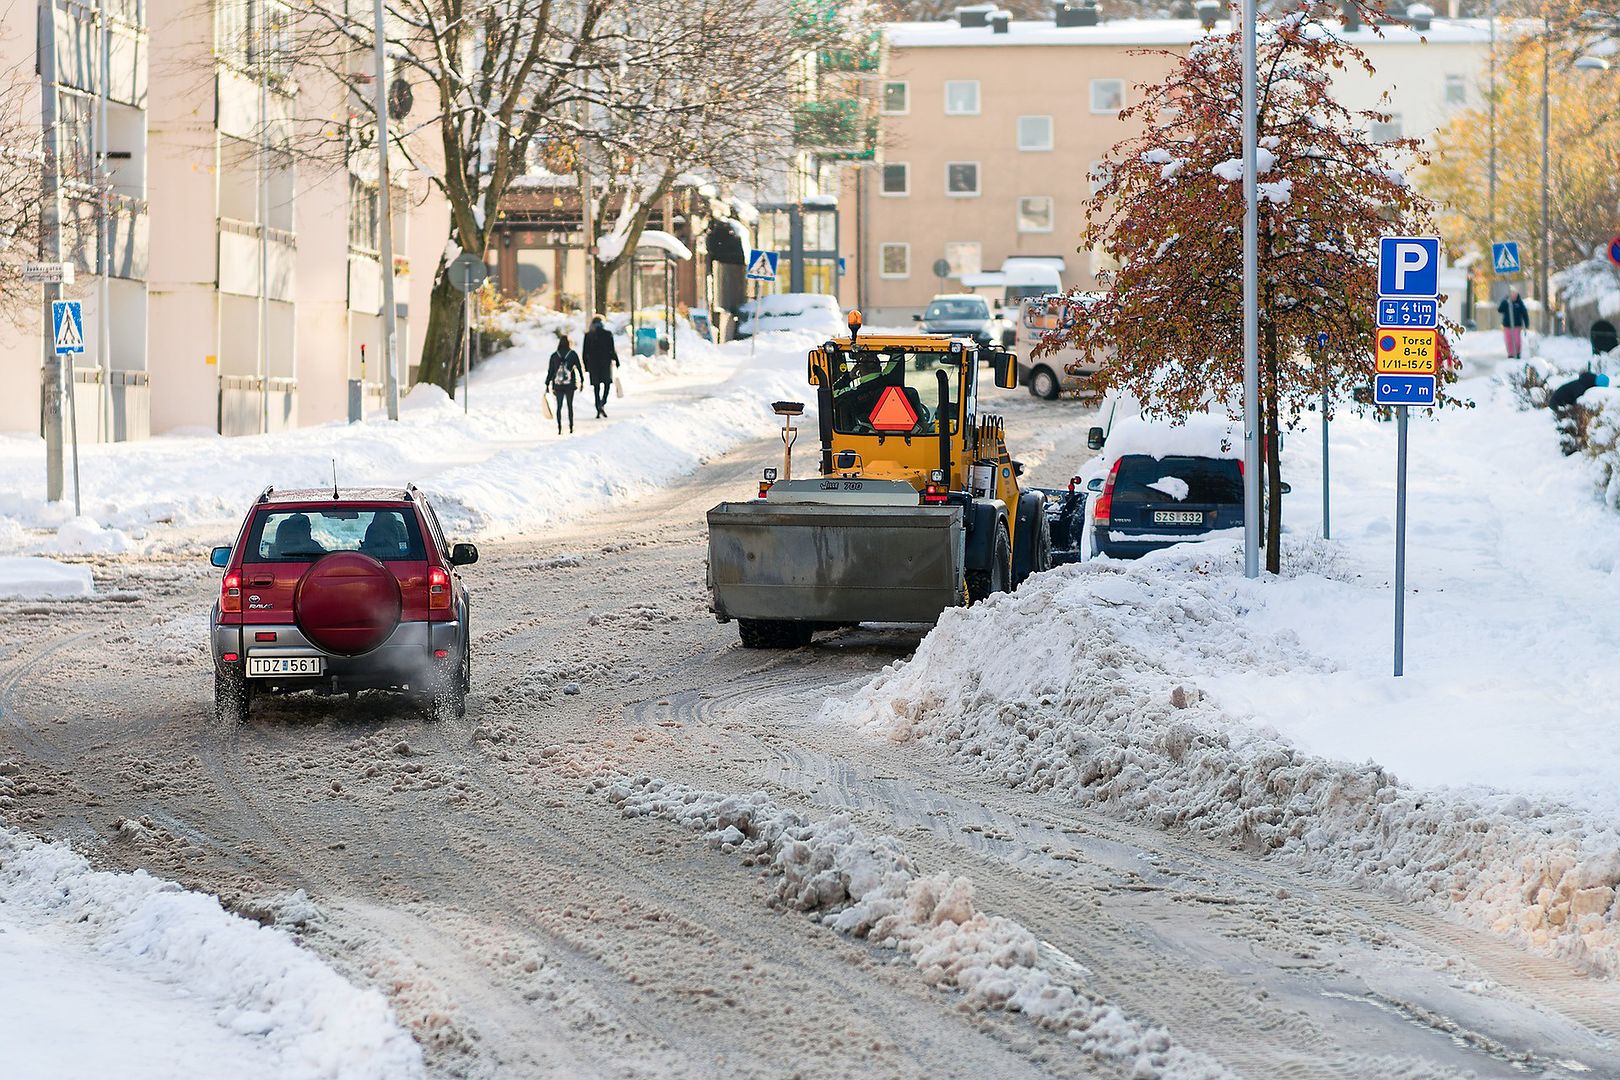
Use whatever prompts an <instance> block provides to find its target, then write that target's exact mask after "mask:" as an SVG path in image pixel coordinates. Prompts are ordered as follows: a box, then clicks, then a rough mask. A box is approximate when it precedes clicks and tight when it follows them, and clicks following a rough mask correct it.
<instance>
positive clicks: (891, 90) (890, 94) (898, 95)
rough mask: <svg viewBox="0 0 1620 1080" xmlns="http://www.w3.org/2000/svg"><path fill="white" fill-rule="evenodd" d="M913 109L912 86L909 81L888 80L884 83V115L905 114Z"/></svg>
mask: <svg viewBox="0 0 1620 1080" xmlns="http://www.w3.org/2000/svg"><path fill="white" fill-rule="evenodd" d="M910 111H911V87H910V84H909V83H903V82H886V83H884V84H883V115H885V116H904V115H906V114H907V113H909V112H910Z"/></svg>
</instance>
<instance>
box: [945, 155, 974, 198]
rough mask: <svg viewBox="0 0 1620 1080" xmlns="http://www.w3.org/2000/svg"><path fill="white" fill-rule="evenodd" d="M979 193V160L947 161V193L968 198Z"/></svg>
mask: <svg viewBox="0 0 1620 1080" xmlns="http://www.w3.org/2000/svg"><path fill="white" fill-rule="evenodd" d="M978 193H979V163H978V162H977V161H947V162H946V163H945V194H947V195H954V196H956V197H957V198H967V197H969V196H973V195H977V194H978Z"/></svg>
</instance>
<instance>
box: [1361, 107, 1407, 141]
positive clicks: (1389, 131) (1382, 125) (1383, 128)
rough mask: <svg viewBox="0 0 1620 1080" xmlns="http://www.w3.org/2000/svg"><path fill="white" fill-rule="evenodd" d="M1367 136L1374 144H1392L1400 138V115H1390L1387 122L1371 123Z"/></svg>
mask: <svg viewBox="0 0 1620 1080" xmlns="http://www.w3.org/2000/svg"><path fill="white" fill-rule="evenodd" d="M1367 134H1368V135H1369V136H1371V138H1372V141H1373V142H1376V143H1387V142H1394V141H1395V140H1396V139H1398V138H1400V137H1401V114H1400V113H1391V114H1390V117H1389V119H1388V120H1387V121H1377V120H1375V121H1373V123H1372V126H1371V127H1369V128H1368V129H1367Z"/></svg>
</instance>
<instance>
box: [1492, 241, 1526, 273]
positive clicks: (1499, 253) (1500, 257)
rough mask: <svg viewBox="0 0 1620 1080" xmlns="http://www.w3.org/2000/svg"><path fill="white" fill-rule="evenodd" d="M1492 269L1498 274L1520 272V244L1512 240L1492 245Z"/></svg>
mask: <svg viewBox="0 0 1620 1080" xmlns="http://www.w3.org/2000/svg"><path fill="white" fill-rule="evenodd" d="M1491 269H1493V270H1495V271H1496V272H1497V273H1498V274H1517V273H1518V272H1519V245H1518V244H1516V243H1514V242H1513V241H1512V240H1507V241H1504V242H1502V243H1500V244H1492V245H1491Z"/></svg>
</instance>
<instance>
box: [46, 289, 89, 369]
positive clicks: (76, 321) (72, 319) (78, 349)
mask: <svg viewBox="0 0 1620 1080" xmlns="http://www.w3.org/2000/svg"><path fill="white" fill-rule="evenodd" d="M51 325H52V329H53V330H54V332H55V337H56V355H57V356H66V355H67V354H69V353H82V352H84V313H83V311H82V309H81V308H80V305H79V301H77V300H52V301H51Z"/></svg>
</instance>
